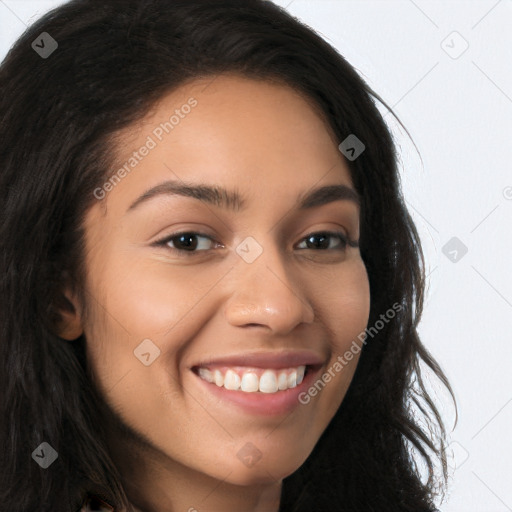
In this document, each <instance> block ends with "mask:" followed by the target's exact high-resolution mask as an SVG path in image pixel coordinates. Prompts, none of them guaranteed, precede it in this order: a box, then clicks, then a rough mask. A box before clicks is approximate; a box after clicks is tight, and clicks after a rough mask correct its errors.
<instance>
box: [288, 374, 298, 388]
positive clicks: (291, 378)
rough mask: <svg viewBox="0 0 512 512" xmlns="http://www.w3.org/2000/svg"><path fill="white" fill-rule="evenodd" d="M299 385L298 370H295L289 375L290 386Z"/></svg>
mask: <svg viewBox="0 0 512 512" xmlns="http://www.w3.org/2000/svg"><path fill="white" fill-rule="evenodd" d="M296 385H297V370H293V371H292V372H291V373H290V375H288V387H289V388H294V387H295V386H296Z"/></svg>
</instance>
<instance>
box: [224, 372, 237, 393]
mask: <svg viewBox="0 0 512 512" xmlns="http://www.w3.org/2000/svg"><path fill="white" fill-rule="evenodd" d="M224 387H225V388H226V389H232V390H233V391H236V390H237V389H240V377H239V376H238V373H235V372H234V371H233V370H228V371H227V372H226V375H225V377H224Z"/></svg>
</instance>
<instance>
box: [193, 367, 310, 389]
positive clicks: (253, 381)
mask: <svg viewBox="0 0 512 512" xmlns="http://www.w3.org/2000/svg"><path fill="white" fill-rule="evenodd" d="M305 372H306V366H305V365H301V366H297V367H296V368H285V369H281V370H276V369H264V368H244V367H233V368H227V367H221V368H216V369H215V370H211V369H209V368H204V367H200V368H198V369H197V374H198V375H199V377H200V378H201V379H203V380H205V381H206V382H210V383H215V385H217V386H218V387H224V388H225V389H229V390H231V391H241V392H243V393H256V392H261V393H278V392H280V391H285V390H287V389H292V388H295V387H296V386H297V385H298V384H300V383H301V382H302V380H303V379H304V374H305Z"/></svg>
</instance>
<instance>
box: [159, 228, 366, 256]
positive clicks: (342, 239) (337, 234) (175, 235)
mask: <svg viewBox="0 0 512 512" xmlns="http://www.w3.org/2000/svg"><path fill="white" fill-rule="evenodd" d="M183 235H191V236H194V237H203V238H208V239H209V240H211V241H212V242H215V240H214V239H213V238H212V237H211V236H209V235H207V234H205V233H198V232H196V231H181V232H178V233H173V234H172V235H169V236H166V237H165V238H163V239H161V240H157V241H156V242H155V243H154V244H153V245H154V246H157V247H164V248H165V249H167V250H169V251H171V252H173V253H175V254H177V255H178V256H180V257H185V258H187V257H191V256H194V255H197V253H198V252H207V251H208V250H211V249H207V250H201V251H197V250H194V251H187V250H185V249H176V248H174V247H169V245H168V244H169V242H170V241H172V240H173V239H175V238H178V237H180V236H183ZM315 235H324V236H327V237H337V238H338V239H339V240H340V242H341V245H342V247H341V249H319V251H322V252H324V251H334V250H341V251H345V250H346V249H347V246H349V245H350V246H351V247H357V243H354V242H351V241H350V240H349V239H348V238H347V236H346V235H345V234H344V233H342V232H341V231H315V232H313V233H310V234H308V235H306V236H305V237H304V238H303V239H302V240H301V242H303V241H305V240H307V239H309V238H311V237H313V236H315ZM216 243H218V242H216ZM301 250H304V249H301ZM306 250H315V249H311V248H307V249H306Z"/></svg>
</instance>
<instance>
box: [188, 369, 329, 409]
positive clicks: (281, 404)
mask: <svg viewBox="0 0 512 512" xmlns="http://www.w3.org/2000/svg"><path fill="white" fill-rule="evenodd" d="M320 370H321V367H315V368H309V369H308V372H307V373H306V375H305V376H304V379H303V380H302V382H301V383H300V384H299V385H298V386H295V387H294V388H290V389H286V390H284V391H277V392H276V393H261V392H259V391H256V392H253V393H247V392H245V391H233V390H231V389H226V388H225V387H223V386H222V387H220V386H217V385H216V384H215V383H212V382H208V381H206V380H204V379H201V377H199V375H196V374H195V373H194V372H192V373H193V375H194V376H195V377H196V378H197V379H198V380H199V381H200V383H201V384H202V385H203V386H204V387H205V389H206V390H208V391H209V392H210V393H212V394H214V395H215V396H217V397H219V398H220V399H221V400H223V401H225V402H232V403H234V404H235V405H236V406H238V407H240V408H241V409H242V410H244V411H245V412H248V413H250V414H259V415H262V416H274V415H279V414H286V413H290V412H292V411H293V410H294V409H295V408H296V407H298V406H299V405H302V404H301V402H300V401H299V395H300V394H301V393H304V392H305V391H306V390H307V389H308V387H309V386H310V385H311V383H312V382H313V381H314V379H315V377H316V376H317V375H318V373H319V372H320Z"/></svg>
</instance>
